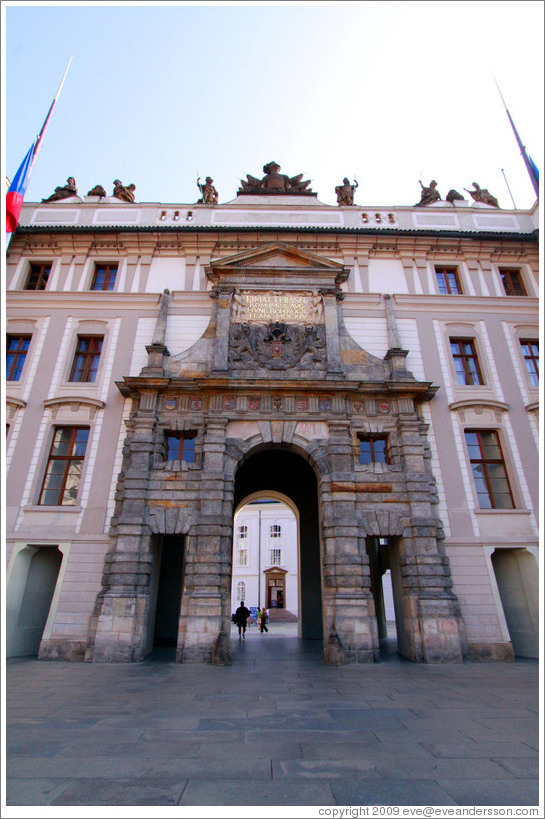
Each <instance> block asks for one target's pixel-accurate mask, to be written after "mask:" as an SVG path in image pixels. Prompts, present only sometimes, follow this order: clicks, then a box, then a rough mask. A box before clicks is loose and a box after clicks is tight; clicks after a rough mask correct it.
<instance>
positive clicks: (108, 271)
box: [91, 264, 117, 290]
mask: <svg viewBox="0 0 545 819" xmlns="http://www.w3.org/2000/svg"><path fill="white" fill-rule="evenodd" d="M116 276H117V264H96V265H95V275H94V276H93V282H92V284H91V290H113V289H114V285H115V277H116Z"/></svg>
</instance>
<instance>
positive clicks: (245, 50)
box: [3, 0, 544, 208]
mask: <svg viewBox="0 0 545 819" xmlns="http://www.w3.org/2000/svg"><path fill="white" fill-rule="evenodd" d="M3 12H4V13H5V15H6V20H5V22H6V25H5V26H4V27H3V30H4V36H5V48H4V49H3V53H4V60H5V65H4V69H5V70H4V72H3V75H4V82H5V95H4V101H5V112H4V114H5V116H4V117H3V120H4V123H5V143H6V148H5V173H6V174H7V176H8V177H9V178H12V177H13V175H14V174H15V171H16V169H17V167H18V165H19V163H20V162H21V160H22V159H23V156H24V154H25V153H26V151H27V150H28V147H29V146H30V144H31V142H32V139H33V138H34V136H35V134H36V133H37V132H38V130H39V128H40V126H41V124H42V121H43V119H44V117H45V114H46V112H47V109H48V107H49V104H50V102H51V100H52V98H53V96H54V94H55V91H56V89H57V86H58V84H59V82H60V79H61V77H62V75H63V72H64V70H65V68H66V65H67V63H68V59H69V57H70V56H71V55H73V58H74V59H73V62H72V66H71V68H70V72H69V74H68V77H67V80H66V83H65V86H64V89H63V92H62V95H61V98H60V100H59V103H58V105H57V108H56V111H55V113H54V116H53V119H52V122H51V125H50V127H49V130H48V132H47V135H46V137H45V140H44V144H43V148H42V151H41V153H40V156H39V159H38V162H37V164H36V166H35V168H34V171H33V176H32V179H31V182H30V185H29V188H28V190H27V195H26V201H39V200H40V199H42V198H44V197H47V196H49V194H50V193H52V192H53V190H54V188H55V186H57V185H61V184H63V183H64V181H65V180H66V178H67V177H68V176H74V177H75V178H76V183H77V186H78V189H79V192H80V194H82V195H84V194H86V193H87V191H88V190H89V189H90V188H92V187H93V186H94V185H96V184H101V185H102V186H103V187H104V188H105V189H106V190H107V191H108V193H111V190H112V187H113V186H112V183H113V180H114V179H117V178H119V179H121V180H122V181H123V183H124V184H129V183H131V182H133V183H134V184H135V185H136V199H137V201H148V202H165V203H168V202H171V203H189V202H194V201H196V199H197V197H198V195H199V194H198V190H197V187H196V184H195V182H196V177H197V174H200V175H201V177H204V176H206V175H210V176H212V177H213V178H214V180H215V185H216V187H217V189H218V190H219V195H220V202H225V201H229V200H230V199H233V198H234V197H235V195H236V191H237V188H238V187H239V179H240V178H241V177H245V175H246V174H247V173H250V174H252V175H253V176H262V166H263V165H264V164H265V163H266V162H268V161H270V160H272V159H274V160H276V161H277V162H278V163H280V165H281V166H282V172H284V173H288V174H289V175H294V174H298V173H304V174H305V178H309V179H312V180H313V183H312V187H313V189H314V190H315V191H317V193H318V196H319V199H320V200H321V201H323V202H326V203H329V204H336V199H335V195H334V187H335V185H337V184H339V183H340V182H341V180H342V178H343V177H344V176H349V177H350V178H353V177H354V174H357V179H358V182H359V184H360V188H359V190H358V192H357V196H356V202H357V203H358V204H361V205H366V206H370V207H372V206H374V205H377V206H378V205H392V206H394V205H412V204H414V203H415V202H416V201H418V199H419V197H420V187H419V184H418V179H419V178H422V179H423V180H424V181H425V182H426V184H427V182H429V180H430V179H431V178H432V177H434V178H435V179H436V180H437V181H438V189H439V191H440V192H441V194H442V196H443V198H444V197H445V196H446V194H447V192H448V190H449V189H450V188H456V189H458V190H459V191H461V192H462V189H463V188H464V187H468V188H469V187H471V183H472V182H473V181H477V182H479V184H480V185H481V186H483V187H487V188H488V189H489V190H490V191H491V192H492V193H493V194H494V195H496V196H497V197H498V199H499V200H500V204H501V205H503V206H504V207H510V206H511V199H510V197H509V193H508V190H507V187H506V184H505V181H504V177H503V175H502V173H501V169H502V168H503V169H504V171H505V175H506V176H507V180H508V182H509V185H510V187H511V190H512V193H513V196H514V198H515V201H516V204H517V206H518V207H522V208H525V207H531V205H532V204H533V202H534V199H535V197H534V194H533V190H532V188H531V185H530V183H529V180H528V178H527V174H526V170H525V168H524V165H523V162H522V159H521V158H520V155H519V151H518V148H517V145H516V143H515V139H514V137H513V135H512V132H511V129H510V126H509V123H508V120H507V117H506V115H505V112H504V110H503V108H502V105H501V101H500V99H499V95H498V92H497V90H496V86H495V84H494V79H493V75H495V76H496V78H497V80H498V82H499V84H500V86H501V88H502V92H503V95H504V97H505V99H506V102H507V104H508V106H509V108H510V110H511V114H512V116H513V118H514V120H515V123H516V125H517V127H518V129H519V132H520V134H521V137H522V139H523V141H524V142H525V144H526V146H527V148H528V149H529V151H530V153H531V154H532V156H533V158H534V160H535V161H536V162H537V164H538V166H539V167H540V170H542V166H543V96H544V94H543V4H542V3H541V2H522V0H519V2H464V1H463V0H458V2H454V3H451V2H440V3H432V2H425V3H420V2H403V3H396V2H369V3H366V2H364V3H358V2H352V3H347V4H345V3H335V4H334V5H333V4H329V3H312V2H309V3H303V4H289V3H275V4H257V3H254V4H246V3H239V4H237V5H230V4H229V5H228V4H221V5H213V4H204V3H200V4H197V3H193V4H177V3H164V4H159V3H154V4H153V5H149V4H147V3H144V4H131V3H122V4H120V5H111V4H109V3H94V4H76V3H60V4H57V5H53V4H51V5H49V4H47V3H40V4H39V5H29V4H27V3H9V2H7V3H4V4H3Z"/></svg>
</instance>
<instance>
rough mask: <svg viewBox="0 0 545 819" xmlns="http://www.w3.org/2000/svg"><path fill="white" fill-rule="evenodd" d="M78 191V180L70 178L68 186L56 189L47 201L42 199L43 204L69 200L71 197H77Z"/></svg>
mask: <svg viewBox="0 0 545 819" xmlns="http://www.w3.org/2000/svg"><path fill="white" fill-rule="evenodd" d="M77 195H78V189H77V188H76V180H75V179H74V177H73V176H69V177H68V179H67V180H66V185H62V186H60V187H58V188H55V192H54V193H52V194H51V196H49V197H48V198H47V199H42V202H58V201H59V200H60V199H68V198H69V197H70V196H77Z"/></svg>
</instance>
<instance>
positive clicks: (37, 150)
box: [30, 56, 74, 171]
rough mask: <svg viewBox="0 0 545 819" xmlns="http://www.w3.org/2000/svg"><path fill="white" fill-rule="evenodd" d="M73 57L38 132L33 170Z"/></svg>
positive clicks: (71, 58)
mask: <svg viewBox="0 0 545 819" xmlns="http://www.w3.org/2000/svg"><path fill="white" fill-rule="evenodd" d="M73 59H74V57H73V56H72V57H70V59H69V60H68V65H67V66H66V71H65V72H64V76H63V78H62V80H61V84H60V85H59V88H58V91H57V93H56V94H55V96H54V98H53V102H52V103H51V105H50V107H49V111H48V112H47V116H46V118H45V120H44V124H43V125H42V128H41V130H40V133H39V134H38V138H37V140H36V147H35V149H34V155H33V157H32V164H31V166H30V170H31V171H32V168H33V167H34V163H35V162H36V158H37V156H38V153H39V151H40V148H41V146H42V140H43V138H44V136H45V132H46V131H47V126H48V125H49V120H50V119H51V114H52V113H53V109H54V107H55V105H56V104H57V100H58V99H59V97H60V94H61V91H62V87H63V85H64V81H65V79H66V75H67V74H68V69H69V68H70V65H71V63H72V60H73Z"/></svg>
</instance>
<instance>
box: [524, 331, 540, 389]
mask: <svg viewBox="0 0 545 819" xmlns="http://www.w3.org/2000/svg"><path fill="white" fill-rule="evenodd" d="M520 346H521V347H522V354H523V356H524V360H525V361H526V366H527V368H528V374H529V376H530V381H531V382H532V386H533V387H539V341H538V340H537V339H529V338H525V339H522V338H521V340H520Z"/></svg>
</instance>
